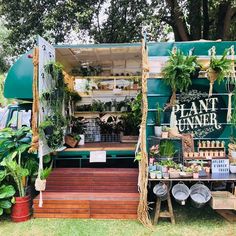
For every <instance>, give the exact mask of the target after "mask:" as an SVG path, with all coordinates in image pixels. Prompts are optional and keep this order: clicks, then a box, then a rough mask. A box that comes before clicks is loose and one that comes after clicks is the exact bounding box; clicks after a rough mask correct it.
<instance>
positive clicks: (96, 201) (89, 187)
mask: <svg viewBox="0 0 236 236" xmlns="http://www.w3.org/2000/svg"><path fill="white" fill-rule="evenodd" d="M137 182H138V170H137V169H128V168H127V169H125V168H117V169H116V168H95V169H94V168H83V169H80V168H57V169H53V171H52V173H51V175H50V176H49V178H48V179H47V184H46V186H47V187H46V191H45V192H44V193H43V207H41V208H40V207H39V206H38V204H39V197H36V198H35V199H34V201H33V203H34V214H33V215H34V217H35V218H96V219H136V218H137V208H138V204H139V193H138V187H137Z"/></svg>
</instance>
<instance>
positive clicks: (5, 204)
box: [0, 170, 16, 216]
mask: <svg viewBox="0 0 236 236" xmlns="http://www.w3.org/2000/svg"><path fill="white" fill-rule="evenodd" d="M6 176H7V173H6V171H5V170H1V171H0V216H1V215H2V214H3V213H4V211H5V212H8V211H9V210H10V209H11V207H12V202H14V197H13V196H14V195H15V192H16V191H15V189H14V187H13V186H12V185H11V184H8V183H7V181H6V180H5V178H6Z"/></svg>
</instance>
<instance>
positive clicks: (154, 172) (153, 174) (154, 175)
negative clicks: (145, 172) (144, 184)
mask: <svg viewBox="0 0 236 236" xmlns="http://www.w3.org/2000/svg"><path fill="white" fill-rule="evenodd" d="M150 178H151V179H155V178H156V171H150Z"/></svg>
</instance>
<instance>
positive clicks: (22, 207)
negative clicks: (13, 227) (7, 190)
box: [11, 196, 30, 222]
mask: <svg viewBox="0 0 236 236" xmlns="http://www.w3.org/2000/svg"><path fill="white" fill-rule="evenodd" d="M11 219H12V221H13V222H23V221H27V220H29V219H30V196H25V197H15V204H13V206H12V209H11Z"/></svg>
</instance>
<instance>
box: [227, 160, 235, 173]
mask: <svg viewBox="0 0 236 236" xmlns="http://www.w3.org/2000/svg"><path fill="white" fill-rule="evenodd" d="M229 170H230V172H231V173H232V174H236V162H232V163H230V165H229Z"/></svg>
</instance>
